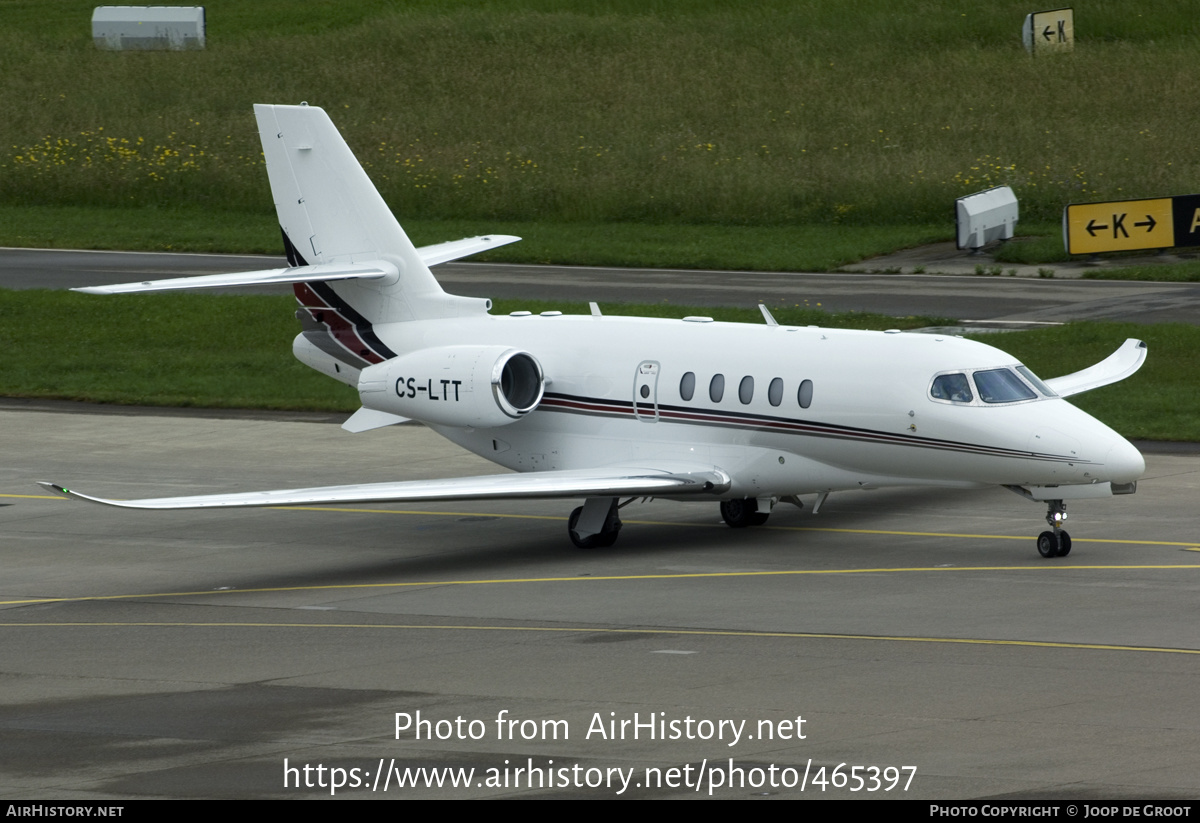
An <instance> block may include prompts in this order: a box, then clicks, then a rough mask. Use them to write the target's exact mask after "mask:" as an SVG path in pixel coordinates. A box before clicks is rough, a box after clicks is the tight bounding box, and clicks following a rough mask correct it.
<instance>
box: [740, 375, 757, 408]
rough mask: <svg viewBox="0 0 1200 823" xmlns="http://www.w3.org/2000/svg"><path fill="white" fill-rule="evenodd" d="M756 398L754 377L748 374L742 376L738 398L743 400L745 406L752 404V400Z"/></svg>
mask: <svg viewBox="0 0 1200 823" xmlns="http://www.w3.org/2000/svg"><path fill="white" fill-rule="evenodd" d="M753 399H754V378H753V377H751V376H750V375H746V376H745V377H743V378H742V382H741V383H739V384H738V400H741V401H742V405H743V406H748V405H750V401H751V400H753Z"/></svg>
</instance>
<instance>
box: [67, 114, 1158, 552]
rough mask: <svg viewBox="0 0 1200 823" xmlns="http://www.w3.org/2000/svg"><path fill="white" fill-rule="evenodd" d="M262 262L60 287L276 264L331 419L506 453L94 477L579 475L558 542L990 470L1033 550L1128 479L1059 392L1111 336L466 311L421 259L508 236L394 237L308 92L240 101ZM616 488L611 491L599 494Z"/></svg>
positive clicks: (988, 482)
mask: <svg viewBox="0 0 1200 823" xmlns="http://www.w3.org/2000/svg"><path fill="white" fill-rule="evenodd" d="M255 116H256V117H257V118H258V127H259V132H260V135H261V138H262V146H263V153H264V155H265V157H266V162H267V174H268V176H269V177H270V181H271V193H272V195H273V196H274V199H275V206H276V209H277V211H278V214H279V222H280V225H281V227H282V229H283V241H284V246H285V248H286V251H287V256H288V262H289V263H290V264H291V265H290V266H289V267H288V268H285V269H275V270H270V271H258V272H245V273H239V274H226V275H214V276H201V277H187V278H179V279H172V280H159V281H152V282H142V283H129V284H124V285H117V286H105V287H96V288H87V289H79V291H85V292H90V293H94V294H116V293H124V292H139V291H158V290H166V289H191V288H207V287H222V288H223V287H228V286H235V285H260V284H264V283H292V284H294V288H295V292H296V297H297V300H298V301H299V304H300V309H299V311H298V312H297V316H298V317H299V319H300V321H301V324H302V326H303V331H301V332H300V334H299V335H298V336H297V337H296V339H295V342H294V344H293V351H294V353H295V355H296V357H297V358H299V359H300V360H301V361H303V362H304V363H306V364H307V365H309V366H311V367H312V368H314V369H316V370H317V371H320V372H322V373H323V374H326V375H328V376H330V377H332V378H333V379H335V380H340V381H342V382H343V383H347V384H349V385H351V386H354V387H356V388H357V389H358V393H359V397H360V398H361V400H362V408H361V409H359V410H358V411H357V412H355V413H354V414H353V415H352V416H351V417H350V419H349V420H347V421H346V423H345V425H344V427H343V428H345V429H347V430H348V431H350V432H361V431H366V430H368V429H374V428H378V427H382V426H388V425H392V424H395V423H400V422H404V421H407V420H418V421H420V422H422V423H424V424H425V425H427V426H429V427H430V428H432V429H433V430H434V431H436V432H438V433H440V434H441V435H443V436H445V437H447V438H448V439H450V440H452V441H454V442H455V443H457V444H459V445H461V446H462V447H464V448H466V449H469V450H470V451H472V452H474V453H476V454H478V455H481V456H483V457H486V458H487V459H489V460H491V461H493V462H495V463H498V464H500V465H501V466H504V467H506V468H508V469H513V470H515V471H516V472H518V473H517V474H511V473H505V474H496V475H488V476H483V477H464V478H454V479H446V480H436V481H399V482H394V483H373V484H365V485H349V486H330V487H323V488H307V489H282V490H276V491H264V492H257V493H250V494H219V495H204V496H194V497H167V498H159V499H151V500H106V499H101V498H97V497H91V496H88V495H84V494H81V493H79V492H77V491H74V490H67V489H65V488H63V487H62V486H58V485H54V484H45V485H47V486H49V487H51V488H53V489H55V490H57V491H59V492H61V493H63V494H66V495H69V496H71V497H76V498H80V499H83V500H90V501H93V502H97V503H106V504H109V505H112V506H124V507H128V508H138V509H188V508H210V507H215V508H220V507H226V506H285V505H309V504H316V503H364V502H381V501H426V500H473V499H492V498H583V499H584V501H585V502H584V504H583V506H581V507H579V508H577V509H575V510H574V511H573V512H572V513H571V516H570V518H569V521H568V533H569V535H570V538H571V540H572V542H574V544H575V545H576V546H579V547H580V548H591V547H601V546H610V545H612V544H613V542H614V541H615V540H616V538H617V534H618V531H619V530H620V528H621V520H620V517H619V515H618V510H619V509H620V508H621V506H622V505H625V504H627V503H629V502H632V500H634V499H638V498H644V497H659V498H668V499H672V500H681V501H711V502H713V503H719V504H720V509H721V514H722V516H723V517H724V519H725V522H726V523H728V524H729V525H730V526H733V527H735V528H737V527H744V526H753V525H757V524H761V523H763V522H765V521H766V519H767V517H768V515H769V514H770V512H771V509H772V507H774V506H775V505H776V504H777V503H779V502H788V503H792V504H794V505H800V497H801V496H802V495H816V501H815V505H814V507H813V508H814V511H816V510H817V509H819V508H820V505H821V503H823V502H824V500H825V498H826V496H827V495H828V494H829V493H831V492H835V491H842V490H848V489H876V488H882V487H888V486H932V487H940V488H980V487H985V486H1000V487H1004V488H1006V489H1009V490H1011V491H1014V492H1017V493H1019V494H1021V495H1023V496H1025V497H1027V498H1029V499H1030V500H1035V501H1043V502H1045V503H1046V505H1047V508H1048V513H1047V516H1046V520H1047V523H1048V524H1049V526H1050V530H1048V531H1044V532H1042V533H1041V535H1040V536H1039V537H1038V540H1037V546H1038V551H1039V552H1040V553H1041V554H1042V556H1044V557H1056V556H1057V557H1062V556H1064V555H1066V554H1067V553H1068V552H1069V551H1070V550H1071V538H1070V536H1069V535H1068V534H1067V532H1066V531H1064V530H1063V528H1062V526H1063V521H1064V520H1065V518H1066V512H1065V505H1066V501H1068V500H1076V499H1081V498H1091V497H1108V496H1109V495H1114V494H1130V493H1132V492H1134V491H1135V489H1136V486H1137V479H1138V478H1139V477H1140V476H1141V475H1142V472H1143V471H1144V469H1145V463H1144V461H1143V460H1142V456H1141V454H1139V453H1138V451H1137V449H1135V448H1134V447H1133V446H1132V445H1131V444H1130V443H1129V442H1128V441H1127V440H1125V439H1124V438H1122V437H1121V436H1120V435H1119V434H1117V433H1116V432H1114V431H1113V430H1112V429H1110V428H1108V427H1107V426H1105V425H1104V424H1103V423H1100V422H1099V421H1097V420H1095V419H1094V418H1092V417H1090V416H1089V415H1087V414H1085V413H1084V412H1082V411H1080V410H1079V409H1077V408H1075V407H1074V406H1072V405H1071V404H1070V403H1068V402H1067V401H1066V400H1065V399H1064V398H1066V397H1068V396H1070V395H1074V394H1078V393H1080V392H1084V391H1088V390H1089V389H1094V388H1096V387H1098V386H1104V385H1107V384H1109V383H1114V382H1116V381H1118V380H1122V379H1124V378H1125V377H1128V376H1129V375H1131V374H1133V373H1134V372H1135V371H1137V369H1138V368H1139V367H1140V366H1141V364H1142V362H1143V361H1144V360H1145V357H1146V345H1145V344H1144V343H1142V342H1140V341H1138V340H1127V341H1126V342H1125V344H1124V345H1123V346H1121V347H1120V348H1119V349H1118V350H1117V351H1116V352H1115V353H1114V354H1113V355H1112V356H1110V357H1109V358H1107V359H1106V360H1104V361H1103V362H1101V363H1098V364H1097V365H1095V366H1092V367H1091V368H1088V369H1085V370H1083V371H1081V372H1077V373H1075V374H1070V375H1067V376H1065V377H1057V378H1054V379H1051V380H1045V381H1043V380H1039V379H1038V378H1037V377H1036V376H1035V375H1034V374H1033V372H1031V371H1030V370H1029V369H1028V368H1026V367H1025V366H1023V365H1021V364H1020V363H1017V362H1015V361H1014V360H1013V358H1012V357H1011V356H1009V355H1007V354H1005V353H1004V352H1002V351H1000V350H999V349H995V348H992V347H991V346H987V345H984V344H982V343H976V342H972V341H969V340H963V339H960V338H957V337H953V336H947V335H941V336H938V335H929V334H904V333H900V332H895V331H887V332H868V331H843V330H833V329H822V328H818V327H815V326H809V327H805V328H796V327H791V326H781V325H779V324H778V323H776V322H775V320H774V318H772V317H771V315H770V312H768V311H767V309H766V308H765V307H762V313H763V317H764V321H765V322H764V324H763V325H751V324H743V323H716V322H713V321H712V320H711V319H710V318H707V317H685V318H683V319H680V320H661V319H645V318H636V317H606V316H602V315H601V312H600V310H599V308H598V307H597V306H596V304H595V303H593V304H591V305H592V308H591V314H590V316H585V315H578V316H567V315H562V314H561V313H560V312H542V313H541V314H540V315H532V314H530V313H529V312H514V313H513V314H511V315H509V316H501V317H497V316H494V315H491V314H489V313H488V311H489V309H490V308H491V301H490V300H485V299H480V298H470V297H458V296H454V295H450V294H446V293H445V292H443V291H442V289H441V287H440V286H439V285H438V282H437V280H436V279H434V277H433V275H432V274H431V273H430V271H429V267H430V266H432V265H435V264H437V263H442V262H446V261H447V260H454V259H457V258H460V257H464V256H466V255H469V254H474V253H476V252H479V251H481V250H483V249H486V248H491V247H495V246H498V245H501V244H503V243H508V242H512V241H514V240H518V239H519V238H516V237H508V236H492V237H477V238H469V239H466V240H459V241H455V242H452V243H444V244H441V245H438V246H429V247H425V248H421V249H417V248H415V247H414V246H413V244H412V242H411V241H410V240H409V239H408V237H407V236H406V235H405V233H404V231H403V230H402V229H401V228H400V226H399V224H398V223H397V222H396V220H395V218H394V217H393V216H392V213H391V212H390V211H389V209H388V207H387V205H386V204H385V203H384V201H383V199H382V198H381V197H380V196H379V193H378V192H377V191H376V190H375V187H374V186H373V185H372V184H371V181H370V180H369V179H368V177H367V175H366V173H365V172H364V171H363V169H362V167H361V166H360V165H359V163H358V161H357V160H356V159H355V158H354V155H353V154H352V153H351V151H350V149H349V147H348V146H347V145H346V143H345V141H344V140H343V139H342V137H341V135H340V134H339V133H338V131H337V129H336V128H335V127H334V125H333V123H332V122H331V121H330V119H329V117H328V116H327V115H326V114H325V112H324V111H322V110H321V109H319V108H316V107H311V106H307V105H300V106H265V105H260V106H255ZM622 498H627V499H626V500H625V503H620V501H621V499H622Z"/></svg>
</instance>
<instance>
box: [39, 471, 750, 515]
mask: <svg viewBox="0 0 1200 823" xmlns="http://www.w3.org/2000/svg"><path fill="white" fill-rule="evenodd" d="M38 485H40V486H45V487H46V488H48V489H52V490H53V491H56V492H58V493H59V494H63V495H66V496H67V497H74V498H77V499H79V500H87V501H89V502H92V503H103V504H105V505H108V506H119V507H121V508H126V509H214V508H241V507H247V506H312V505H319V504H328V503H400V502H416V501H424V500H499V499H510V498H533V499H537V498H560V497H655V496H672V497H673V496H675V495H690V494H702V493H708V494H712V495H720V494H722V493H724V492H725V491H727V490H728V489H729V486H730V478H729V475H727V474H726V473H725V472H723V471H721V470H720V469H717V468H713V467H711V466H710V467H707V468H703V467H698V466H693V467H676V468H675V469H672V470H667V469H647V468H642V467H618V468H608V469H584V470H578V471H576V470H568V471H549V472H532V473H529V474H492V475H484V476H482V477H454V478H448V479H445V480H408V481H402V482H398V483H366V484H360V485H352V486H321V487H317V488H312V489H278V490H275V491H264V492H248V493H238V494H207V495H197V496H192V497H160V498H154V499H149V500H107V499H104V498H101V497H92V496H91V495H86V494H81V493H80V492H77V491H74V490H72V489H67V488H64V487H62V486H59V485H57V484H55V483H45V482H42V483H39V484H38Z"/></svg>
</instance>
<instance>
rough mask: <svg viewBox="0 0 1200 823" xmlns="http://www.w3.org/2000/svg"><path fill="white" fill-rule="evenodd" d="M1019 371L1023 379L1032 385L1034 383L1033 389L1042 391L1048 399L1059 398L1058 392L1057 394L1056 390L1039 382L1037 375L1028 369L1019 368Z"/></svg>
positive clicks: (1024, 367)
mask: <svg viewBox="0 0 1200 823" xmlns="http://www.w3.org/2000/svg"><path fill="white" fill-rule="evenodd" d="M1017 371H1018V372H1020V373H1021V376H1022V377H1024V378H1025V379H1026V380H1028V381H1029V382H1030V383H1032V384H1033V387H1034V388H1035V389H1037V390H1038V391H1040V392H1041V393H1042V394H1044V395H1046V396H1047V397H1058V392H1056V391H1055V390H1054V389H1052V388H1050V387H1049V386H1047V385H1046V384H1045V383H1043V382H1042V381H1041V380H1039V379H1038V376H1037V375H1036V374H1034V373H1033V372H1031V371H1030V370H1029V369H1028V367H1026V366H1017Z"/></svg>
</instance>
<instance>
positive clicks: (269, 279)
mask: <svg viewBox="0 0 1200 823" xmlns="http://www.w3.org/2000/svg"><path fill="white" fill-rule="evenodd" d="M520 239H521V238H520V237H516V236H514V235H511V234H489V235H483V236H480V237H464V238H463V239H462V240H450V241H448V242H446V243H435V244H434V245H432V246H422V247H421V248H419V249H417V254H419V255H420V256H421V260H422V261H423V262H424V263H425V265H426V266H436V265H438V264H439V263H449V262H450V261H451V260H459V259H461V258H463V257H469V256H471V255H472V254H479V253H480V252H483V251H487V250H489V249H495V248H499V247H500V246H505V245H508V244H509V243H516V242H517V241H518V240H520ZM395 274H396V267H395V266H393V265H392V264H391V263H386V262H384V261H382V260H370V261H367V262H365V263H324V264H321V265H316V266H289V267H288V268H286V269H263V270H261V271H239V272H233V273H232V274H203V275H199V276H196V277H173V278H170V279H168V280H143V281H141V282H140V283H114V284H113V285H111V286H86V287H83V288H78V289H71V291H79V292H83V293H85V294H132V293H134V292H142V291H174V290H177V289H225V288H231V287H233V286H271V285H284V286H286V285H288V284H290V283H314V282H318V281H324V280H378V279H379V278H381V277H389V276H394V275H395Z"/></svg>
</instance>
